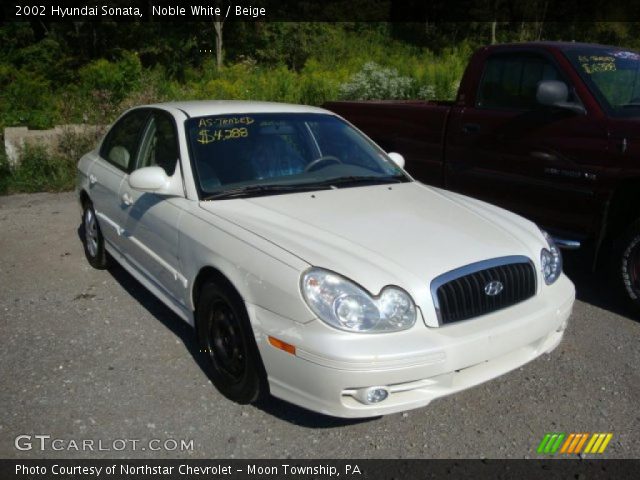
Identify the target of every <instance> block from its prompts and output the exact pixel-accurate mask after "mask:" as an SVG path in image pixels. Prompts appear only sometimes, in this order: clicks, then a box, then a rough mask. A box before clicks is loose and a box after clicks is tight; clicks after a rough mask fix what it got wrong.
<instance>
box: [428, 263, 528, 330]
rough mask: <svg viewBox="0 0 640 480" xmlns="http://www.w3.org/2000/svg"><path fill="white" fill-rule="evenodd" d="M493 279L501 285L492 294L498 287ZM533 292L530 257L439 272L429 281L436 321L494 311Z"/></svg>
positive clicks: (442, 322) (459, 318)
mask: <svg viewBox="0 0 640 480" xmlns="http://www.w3.org/2000/svg"><path fill="white" fill-rule="evenodd" d="M497 282H499V283H500V284H501V285H502V289H501V291H499V293H495V292H496V291H497V290H500V285H498V283H497ZM485 290H487V291H488V292H489V293H493V295H490V294H489V293H487V292H486V291H485ZM535 293H536V273H535V269H534V268H533V264H532V262H531V260H529V259H528V258H527V257H522V256H511V257H502V258H496V259H492V260H486V261H483V262H478V263H474V264H471V265H467V266H465V267H462V268H458V269H456V270H452V271H451V272H447V273H445V274H444V275H440V276H439V277H437V278H436V279H434V280H433V282H432V283H431V294H432V295H433V301H434V303H435V306H436V311H437V313H438V320H439V322H440V324H447V323H452V322H459V321H461V320H467V319H469V318H474V317H478V316H480V315H485V314H487V313H491V312H495V311H496V310H501V309H503V308H507V307H510V306H512V305H515V304H516V303H520V302H522V301H524V300H526V299H528V298H531V297H533V296H534V295H535Z"/></svg>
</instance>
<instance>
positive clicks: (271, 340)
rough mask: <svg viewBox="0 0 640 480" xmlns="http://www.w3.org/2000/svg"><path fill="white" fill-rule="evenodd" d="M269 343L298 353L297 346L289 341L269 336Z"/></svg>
mask: <svg viewBox="0 0 640 480" xmlns="http://www.w3.org/2000/svg"><path fill="white" fill-rule="evenodd" d="M269 343H270V344H271V345H273V346H274V347H276V348H279V349H280V350H284V351H285V352H287V353H290V354H291V355H295V354H296V347H295V346H293V345H290V344H288V343H285V342H283V341H282V340H278V339H277V338H273V337H269Z"/></svg>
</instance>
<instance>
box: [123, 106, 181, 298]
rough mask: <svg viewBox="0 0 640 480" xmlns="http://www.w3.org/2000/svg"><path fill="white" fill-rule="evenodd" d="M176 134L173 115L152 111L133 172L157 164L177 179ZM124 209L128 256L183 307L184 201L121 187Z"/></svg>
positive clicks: (177, 152)
mask: <svg viewBox="0 0 640 480" xmlns="http://www.w3.org/2000/svg"><path fill="white" fill-rule="evenodd" d="M178 157H179V150H178V136H177V129H176V125H175V123H174V120H173V117H172V116H171V115H170V114H168V113H167V112H163V111H160V110H153V111H152V113H151V115H150V117H149V122H148V124H147V127H146V129H145V133H144V137H143V140H142V145H141V147H140V153H139V155H138V158H137V163H136V165H135V169H138V168H143V167H150V166H159V167H162V168H163V169H164V170H165V172H166V174H167V175H168V176H169V177H171V176H173V175H181V172H180V168H179V167H178ZM120 197H121V198H122V199H124V200H125V201H126V205H125V207H124V208H125V213H126V215H125V224H124V230H125V234H124V235H125V238H126V241H127V251H126V255H127V257H128V259H129V261H130V262H131V263H132V264H133V265H134V267H136V268H138V270H139V271H140V272H141V273H142V274H143V275H144V276H145V277H147V278H148V279H149V280H150V281H151V282H153V283H154V284H155V285H156V287H157V288H159V289H160V290H161V291H162V292H163V293H164V294H165V295H167V297H169V298H170V299H171V300H172V301H173V302H174V303H176V304H178V305H180V306H182V307H184V306H185V305H186V304H185V301H186V295H185V289H186V287H187V285H186V281H187V280H186V278H185V277H184V276H183V275H182V272H181V268H180V260H179V255H178V242H179V230H178V229H179V221H180V215H181V214H182V212H183V211H184V210H183V209H184V208H185V202H186V201H187V200H186V199H185V198H184V197H169V196H164V195H159V194H155V193H151V192H141V191H138V190H135V189H133V188H131V187H130V186H129V183H128V182H127V181H124V182H123V183H122V186H121V188H120Z"/></svg>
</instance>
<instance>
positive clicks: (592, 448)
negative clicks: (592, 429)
mask: <svg viewBox="0 0 640 480" xmlns="http://www.w3.org/2000/svg"><path fill="white" fill-rule="evenodd" d="M612 438H613V434H612V433H594V434H593V436H592V437H591V440H589V443H588V444H587V448H585V450H584V453H604V451H605V450H606V448H607V445H609V442H610V441H611V439H612Z"/></svg>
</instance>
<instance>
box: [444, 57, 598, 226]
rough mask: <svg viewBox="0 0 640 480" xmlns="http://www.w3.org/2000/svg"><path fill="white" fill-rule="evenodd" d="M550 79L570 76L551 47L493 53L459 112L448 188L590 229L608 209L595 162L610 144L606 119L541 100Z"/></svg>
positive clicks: (453, 125)
mask: <svg viewBox="0 0 640 480" xmlns="http://www.w3.org/2000/svg"><path fill="white" fill-rule="evenodd" d="M542 80H560V81H564V82H565V83H569V82H568V81H567V80H566V78H565V77H564V75H562V74H561V73H560V69H559V68H558V67H557V65H556V63H555V60H554V59H553V58H552V57H551V56H550V55H548V54H546V53H543V52H531V51H530V52H521V51H518V52H513V53H498V54H494V55H493V56H491V57H489V58H488V59H487V61H486V64H485V71H484V73H483V75H482V78H481V81H480V88H479V90H478V92H477V97H476V99H475V103H474V105H473V106H472V107H471V108H468V107H465V108H456V109H455V111H454V112H453V114H452V117H451V121H450V126H449V137H448V143H447V145H448V148H447V157H446V158H447V167H446V174H445V175H446V178H445V180H446V184H447V188H451V189H452V190H456V191H459V192H461V193H464V194H466V195H470V196H474V197H477V198H481V199H483V200H485V201H488V202H490V203H494V204H497V205H500V206H502V207H504V208H507V209H509V210H512V211H514V212H516V213H519V214H521V215H523V216H525V217H528V218H530V219H531V220H533V221H535V222H537V223H539V224H540V225H543V226H545V227H549V228H551V229H552V230H553V231H556V232H559V233H563V232H566V233H571V234H587V233H589V232H591V231H592V229H593V228H594V225H595V223H597V218H598V216H599V215H600V208H599V207H598V205H599V201H598V199H597V198H596V195H595V190H596V175H595V171H594V170H592V169H591V168H590V167H589V165H590V164H596V163H597V160H598V159H599V158H601V157H602V155H603V154H604V153H605V152H606V149H607V142H608V139H607V133H606V125H605V124H604V123H603V122H602V121H601V120H599V119H596V118H593V117H592V116H591V115H590V114H586V115H583V114H578V113H575V112H571V111H568V110H560V109H551V108H545V107H542V106H540V105H538V104H537V101H536V89H537V85H538V83H539V82H540V81H542ZM570 90H571V91H572V89H571V88H570ZM572 95H574V96H575V94H574V93H572ZM573 100H577V101H579V100H578V99H577V98H573Z"/></svg>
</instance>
